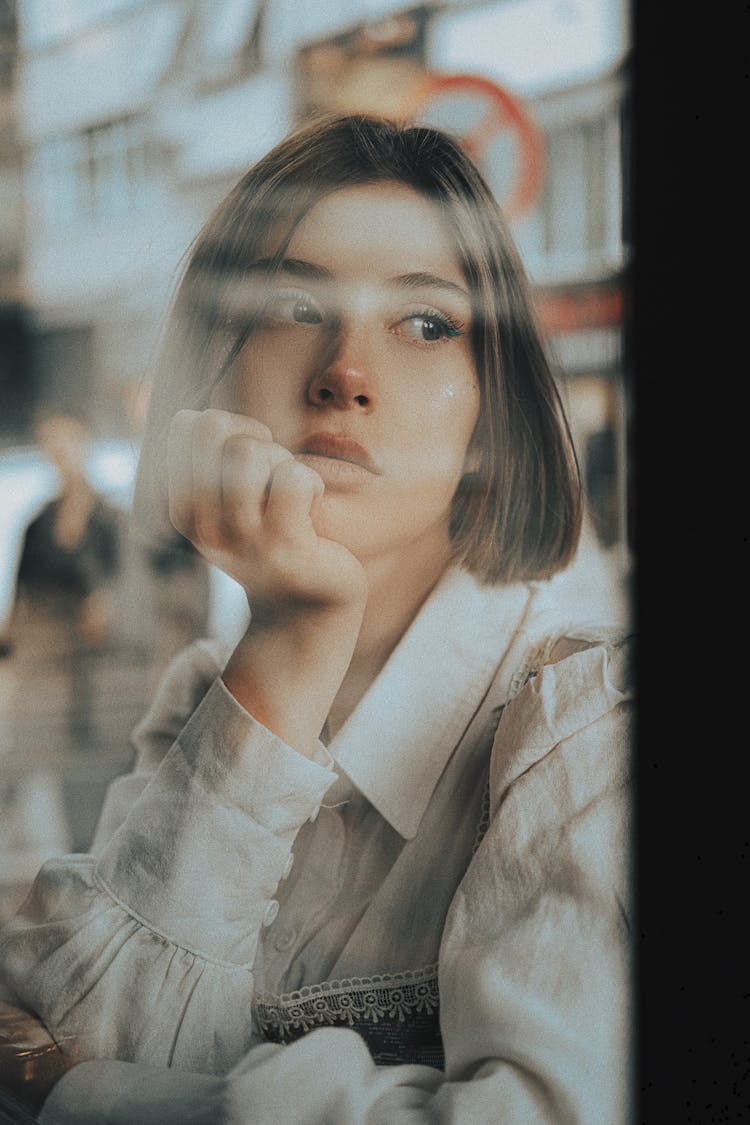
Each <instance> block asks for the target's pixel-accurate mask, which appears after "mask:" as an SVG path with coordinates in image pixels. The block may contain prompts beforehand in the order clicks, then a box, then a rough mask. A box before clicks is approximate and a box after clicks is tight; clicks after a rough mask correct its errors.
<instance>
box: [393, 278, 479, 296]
mask: <svg viewBox="0 0 750 1125" xmlns="http://www.w3.org/2000/svg"><path fill="white" fill-rule="evenodd" d="M390 283H391V284H392V285H401V286H403V287H404V288H406V289H447V290H449V291H450V292H451V293H458V294H459V296H461V297H463V298H464V299H465V300H466V301H469V302H470V301H471V296H470V295H469V292H468V290H466V289H464V287H463V286H462V285H457V284H456V282H455V281H448V279H447V278H445V277H439V276H438V275H437V274H434V273H402V274H399V275H398V277H392V278H391V282H390Z"/></svg>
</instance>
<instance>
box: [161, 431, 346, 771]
mask: <svg viewBox="0 0 750 1125" xmlns="http://www.w3.org/2000/svg"><path fill="white" fill-rule="evenodd" d="M168 471H169V498H170V500H169V504H170V508H169V512H170V518H171V520H172V523H173V524H174V526H175V527H176V529H177V530H178V531H179V532H181V534H182V535H184V536H185V537H186V538H187V539H189V540H190V541H191V542H192V543H193V544H194V545H195V547H196V548H197V549H198V550H199V551H200V553H201V554H202V555H203V557H204V558H205V559H207V561H208V562H210V563H212V564H214V565H215V566H217V567H219V568H220V569H221V570H223V571H224V572H225V573H226V574H229V575H230V576H231V577H232V578H234V579H235V580H236V581H237V582H239V583H240V585H241V586H242V587H243V588H244V589H245V591H246V593H247V596H248V602H249V605H250V610H251V621H250V626H249V627H248V630H247V632H246V633H245V636H244V637H243V638H242V640H241V641H240V642H239V644H238V645H237V647H236V649H235V651H234V653H233V655H232V657H231V659H230V661H229V663H228V664H227V667H226V669H225V671H224V676H223V678H224V683H225V684H226V686H227V688H228V689H229V691H230V692H231V693H232V694H233V695H234V696H235V698H236V699H237V700H238V701H239V702H240V703H241V704H242V706H243V707H245V709H246V710H247V711H249V712H250V713H251V714H252V715H254V716H255V718H256V719H258V720H259V721H260V722H261V723H263V724H264V725H265V726H267V727H268V728H269V729H270V730H272V731H273V732H274V733H275V734H277V735H279V737H281V738H283V739H284V741H286V742H287V743H288V744H289V745H290V746H293V747H294V748H295V749H297V750H299V751H300V752H301V753H303V754H305V755H307V756H310V755H311V754H312V753H313V752H314V747H315V743H316V740H317V738H318V736H319V734H320V732H321V730H322V728H323V724H324V723H325V720H326V717H327V715H328V712H329V710H330V707H331V704H332V702H333V700H334V699H335V697H336V694H337V692H338V690H339V688H340V686H341V683H342V681H343V678H344V676H345V674H346V671H347V669H348V667H349V663H350V661H351V657H352V653H353V651H354V646H355V644H356V641H357V637H358V635H359V629H360V626H361V623H362V617H363V614H364V610H365V604H366V601H367V580H366V577H365V572H364V568H363V567H362V565H361V563H360V562H359V561H358V560H357V559H356V558H355V557H354V555H353V554H352V553H351V552H350V551H349V550H347V548H346V547H344V546H343V545H342V544H341V543H335V542H333V541H332V540H330V539H324V538H322V537H321V536H319V535H318V534H317V532H316V530H315V506H316V503H317V502H319V500H320V497H321V496H322V494H323V488H324V486H323V482H322V480H321V479H320V477H319V476H318V474H317V473H316V472H314V471H313V470H312V469H310V468H309V467H308V466H306V465H303V464H302V463H300V462H298V461H295V459H294V457H293V456H292V454H291V453H290V452H289V450H288V449H284V448H283V446H280V445H278V444H277V443H276V442H274V440H273V436H272V434H271V431H270V430H269V429H268V427H267V426H265V425H263V424H262V423H261V422H258V421H256V420H255V419H253V418H248V417H246V416H245V415H239V414H232V413H229V412H227V411H223V410H215V409H210V410H204V411H200V412H198V411H194V410H181V411H180V412H179V413H178V414H177V415H176V416H175V418H174V419H173V421H172V426H171V428H170V433H169V445H168Z"/></svg>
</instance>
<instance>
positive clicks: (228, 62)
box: [180, 0, 268, 87]
mask: <svg viewBox="0 0 750 1125" xmlns="http://www.w3.org/2000/svg"><path fill="white" fill-rule="evenodd" d="M267 6H268V0H198V2H197V3H196V4H194V5H193V6H192V9H191V10H190V13H189V17H188V20H187V26H186V32H185V36H184V39H183V44H182V47H181V49H180V57H181V67H182V70H183V72H184V73H185V74H187V75H188V77H189V79H190V80H191V81H192V82H195V83H197V84H198V86H199V87H200V86H206V85H208V86H209V87H211V86H214V85H217V84H218V85H219V86H225V85H228V84H231V83H233V82H235V81H237V80H238V79H241V78H243V77H247V76H248V75H249V74H251V73H253V72H254V71H255V70H256V69H257V67H258V66H259V65H260V64H261V62H262V51H261V37H262V30H263V22H264V15H265V11H266V8H267Z"/></svg>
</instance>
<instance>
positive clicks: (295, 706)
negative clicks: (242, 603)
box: [222, 605, 364, 757]
mask: <svg viewBox="0 0 750 1125" xmlns="http://www.w3.org/2000/svg"><path fill="white" fill-rule="evenodd" d="M363 613H364V606H361V607H360V606H358V605H356V606H355V605H348V606H345V607H336V608H335V609H332V608H330V607H327V608H325V609H320V608H319V609H314V610H307V611H305V612H304V613H298V614H294V615H289V616H286V617H282V616H278V617H276V618H275V619H274V620H271V619H268V618H264V619H263V620H260V621H259V620H257V618H253V619H252V620H251V622H250V625H249V626H248V629H247V630H246V632H245V634H244V635H243V637H242V638H241V639H240V641H239V643H238V644H237V645H236V647H235V649H234V652H233V653H232V656H231V657H230V659H229V661H228V663H227V666H226V668H225V670H224V673H223V676H222V679H223V681H224V684H225V686H226V688H227V690H228V691H229V692H231V694H232V695H233V696H234V698H235V699H236V700H237V702H238V703H240V705H241V706H242V707H244V708H245V710H246V711H248V712H249V713H250V714H251V715H252V716H253V718H255V719H257V721H258V722H260V723H262V724H263V726H265V727H267V728H268V729H269V730H270V731H272V732H273V733H274V734H276V735H277V736H278V737H279V738H281V739H282V740H283V741H284V742H286V743H287V745H289V746H291V747H292V748H293V749H295V750H297V751H298V752H299V753H301V754H304V756H305V757H312V756H313V753H314V749H315V746H316V744H317V741H318V739H319V737H320V732H321V730H322V729H323V725H324V723H325V720H326V717H327V715H328V712H329V710H330V708H331V704H332V703H333V700H334V699H335V697H336V694H337V693H338V690H339V688H340V686H341V683H342V681H343V679H344V676H345V675H346V672H347V669H348V667H349V663H350V661H351V658H352V654H353V652H354V647H355V645H356V642H357V637H358V635H359V629H360V626H361V623H362V617H363Z"/></svg>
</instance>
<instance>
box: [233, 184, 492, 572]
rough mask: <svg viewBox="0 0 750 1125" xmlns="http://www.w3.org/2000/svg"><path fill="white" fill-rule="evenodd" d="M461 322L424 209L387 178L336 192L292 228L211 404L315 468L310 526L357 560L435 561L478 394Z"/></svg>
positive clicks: (452, 265)
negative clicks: (407, 556)
mask: <svg viewBox="0 0 750 1125" xmlns="http://www.w3.org/2000/svg"><path fill="white" fill-rule="evenodd" d="M268 249H269V256H270V253H271V252H272V251H273V250H275V247H274V246H271V247H269V248H268ZM258 268H259V270H260V271H261V272H262V268H263V264H262V263H259V265H258ZM470 327H471V299H470V295H469V292H468V290H467V287H466V282H465V280H464V277H463V273H462V270H461V266H460V263H459V259H458V257H457V253H456V250H455V247H454V246H453V243H452V241H451V239H450V237H449V235H448V232H447V230H446V229H445V227H444V225H443V222H442V219H441V216H440V214H439V211H438V210H437V208H436V206H435V205H434V204H433V203H431V202H430V201H429V200H428V199H426V198H425V197H423V196H421V195H419V194H418V193H417V192H415V191H413V190H412V189H410V188H407V187H405V186H403V185H400V184H397V183H379V184H374V185H359V186H355V187H348V188H343V189H341V190H339V191H337V192H334V193H333V194H331V195H329V196H327V197H326V198H324V199H322V200H321V201H320V202H318V203H317V204H316V205H315V206H314V207H313V208H312V209H311V210H310V211H309V212H308V214H307V215H306V217H305V218H304V219H303V221H302V222H301V223H300V225H299V226H298V227H297V229H296V231H295V232H294V234H293V236H292V239H291V241H290V244H289V247H288V250H287V252H286V257H285V261H284V264H283V266H282V268H281V270H280V272H279V273H278V275H276V276H275V277H274V279H273V281H272V283H271V296H270V299H269V300H268V303H267V305H266V306H265V311H264V314H263V316H262V320H261V323H260V327H259V328H258V329H257V330H256V331H254V333H253V334H252V336H251V337H250V338H249V339H248V340H247V342H246V344H245V345H244V347H243V349H242V351H241V353H240V355H239V357H238V359H237V362H236V364H235V367H234V369H233V372H232V376H231V380H230V385H229V386H227V387H225V388H224V390H223V396H222V398H221V400H220V401H217V400H216V399H215V400H214V401H215V404H216V405H221V406H223V407H224V408H225V409H230V410H235V411H239V412H240V413H244V414H247V415H250V416H251V417H254V418H257V419H259V420H260V421H262V422H264V423H265V424H266V425H267V426H268V427H269V428H270V429H271V432H272V434H273V437H274V440H275V441H276V442H278V443H279V444H281V445H283V446H285V447H286V448H288V449H290V450H291V451H292V453H294V455H295V456H296V457H297V458H298V459H299V460H300V461H303V462H305V463H306V464H308V465H309V466H311V467H312V468H313V469H315V471H316V472H317V473H319V475H320V476H321V477H322V479H323V482H324V484H325V492H324V495H323V497H322V498H321V499H320V501H318V502H316V508H315V509H314V511H313V519H314V523H315V526H316V530H317V531H318V533H319V534H320V535H323V536H324V537H325V538H329V539H335V540H337V541H338V542H341V543H343V544H344V545H345V546H347V547H348V548H349V549H350V550H352V551H353V552H354V554H355V555H357V557H358V558H360V559H361V561H363V562H365V561H366V560H367V559H369V558H372V557H375V556H378V555H382V554H389V553H390V554H394V553H396V554H398V553H401V554H402V557H403V552H404V550H407V551H410V550H417V549H418V550H419V551H420V552H424V551H427V552H430V551H434V552H436V553H437V555H436V557H438V558H439V557H443V556H444V557H445V558H446V559H447V557H448V555H449V553H450V539H449V532H448V528H449V517H450V509H451V501H452V499H453V495H454V493H455V490H456V487H457V485H458V482H459V480H460V478H461V476H462V475H463V473H464V472H465V471H466V470H467V468H469V467H470V466H469V465H468V463H467V449H468V446H469V442H470V439H471V436H472V433H473V431H474V427H475V424H476V421H477V416H478V413H479V403H480V391H479V384H478V380H477V374H476V369H475V365H474V360H473V355H472V348H471V343H470ZM227 392H229V395H230V401H227V399H226V397H225V396H226V393H227ZM422 557H424V556H422Z"/></svg>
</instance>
